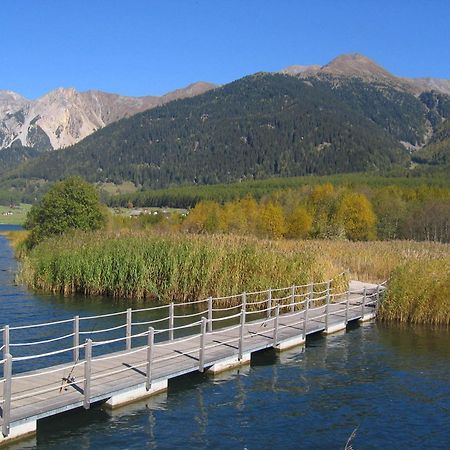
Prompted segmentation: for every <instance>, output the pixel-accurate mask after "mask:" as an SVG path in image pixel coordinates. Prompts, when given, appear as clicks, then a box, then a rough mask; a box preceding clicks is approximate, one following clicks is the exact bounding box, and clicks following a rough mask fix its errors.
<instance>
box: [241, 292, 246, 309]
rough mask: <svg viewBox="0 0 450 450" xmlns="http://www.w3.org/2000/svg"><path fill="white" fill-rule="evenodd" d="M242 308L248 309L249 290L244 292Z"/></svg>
mask: <svg viewBox="0 0 450 450" xmlns="http://www.w3.org/2000/svg"><path fill="white" fill-rule="evenodd" d="M242 309H243V310H244V311H247V292H243V293H242Z"/></svg>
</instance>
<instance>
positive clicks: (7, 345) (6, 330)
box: [3, 325, 9, 359]
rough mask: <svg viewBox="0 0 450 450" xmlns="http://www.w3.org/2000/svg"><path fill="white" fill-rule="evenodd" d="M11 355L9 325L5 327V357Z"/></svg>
mask: <svg viewBox="0 0 450 450" xmlns="http://www.w3.org/2000/svg"><path fill="white" fill-rule="evenodd" d="M7 355H9V325H5V326H4V327H3V359H6V356H7Z"/></svg>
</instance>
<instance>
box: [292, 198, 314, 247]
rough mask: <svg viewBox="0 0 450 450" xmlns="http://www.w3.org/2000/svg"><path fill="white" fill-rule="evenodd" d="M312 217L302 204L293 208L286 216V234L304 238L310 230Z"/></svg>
mask: <svg viewBox="0 0 450 450" xmlns="http://www.w3.org/2000/svg"><path fill="white" fill-rule="evenodd" d="M312 223H313V219H312V216H311V214H309V212H308V211H307V210H306V208H305V207H303V206H298V207H297V208H295V209H294V210H293V211H292V212H291V213H290V214H289V216H288V218H287V233H286V236H287V237H290V238H296V239H305V238H306V237H308V234H309V232H310V231H311V227H312Z"/></svg>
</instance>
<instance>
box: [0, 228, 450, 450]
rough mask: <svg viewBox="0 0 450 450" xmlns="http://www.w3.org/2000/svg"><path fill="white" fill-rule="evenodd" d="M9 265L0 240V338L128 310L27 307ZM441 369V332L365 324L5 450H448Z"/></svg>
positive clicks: (84, 304) (446, 389)
mask: <svg viewBox="0 0 450 450" xmlns="http://www.w3.org/2000/svg"><path fill="white" fill-rule="evenodd" d="M5 228H6V227H4V226H1V227H0V229H5ZM15 265H16V263H15V260H14V258H13V255H12V252H11V249H10V248H9V246H8V244H7V242H6V240H5V239H4V238H3V237H1V236H0V326H1V325H2V324H5V323H9V324H11V325H12V324H25V323H31V322H42V321H47V320H57V319H61V318H69V317H72V316H73V315H74V314H80V315H88V314H99V313H104V312H111V311H118V310H122V309H124V308H126V307H127V306H128V305H126V304H125V303H121V302H117V301H115V302H111V301H110V300H105V299H85V298H65V299H64V298H61V297H57V296H44V295H34V294H32V293H30V292H28V291H26V290H25V289H23V288H21V287H17V286H15V285H14V282H13V280H14V271H15V268H16V266H15ZM20 337H21V336H17V339H19V338H20ZM22 337H23V336H22ZM69 344H70V343H69ZM62 357H63V356H61V358H62ZM449 363H450V333H449V332H448V330H443V329H440V330H438V329H431V328H425V327H411V326H409V327H400V326H397V325H389V326H388V325H382V324H378V323H374V322H372V323H367V324H365V325H363V326H361V327H359V326H355V327H352V328H351V329H349V330H348V331H347V333H344V334H339V335H332V336H328V337H323V336H313V337H310V338H308V341H307V346H306V348H305V349H301V348H298V349H295V350H292V351H288V352H284V353H281V354H279V355H277V354H275V353H272V352H264V353H260V354H256V355H253V357H252V363H251V365H250V366H248V367H244V368H241V369H240V370H235V371H229V372H225V373H223V374H221V375H220V376H217V377H209V376H207V375H203V374H197V375H190V376H186V377H182V378H180V379H177V380H172V381H171V382H169V390H168V392H167V393H164V394H161V395H158V396H155V397H152V398H151V399H148V400H146V401H143V402H139V403H135V404H133V405H131V406H127V407H124V408H121V409H119V410H116V411H114V412H112V413H111V412H106V411H104V410H103V409H101V407H100V406H97V407H94V408H92V409H91V410H89V411H81V412H76V413H68V414H66V415H62V416H58V417H57V418H53V419H52V418H50V419H46V420H44V421H41V422H40V423H39V424H38V434H37V437H35V438H32V439H31V440H27V441H22V442H20V443H18V444H15V445H14V446H12V447H11V448H39V449H62V448H64V449H65V450H69V449H91V448H101V449H114V448H120V449H122V448H123V449H125V448H129V449H142V448H155V449H156V448H157V449H178V448H180V449H216V448H218V449H222V448H223V449H244V448H248V449H249V450H253V449H342V448H344V447H345V444H346V442H347V439H348V438H349V436H350V435H351V434H352V432H353V431H354V430H356V436H355V437H354V439H353V440H352V441H351V444H352V446H353V448H354V449H379V448H390V449H391V448H394V449H403V448H404V449H448V448H450V377H449V373H450V370H449V369H450V364H449ZM25 369H26V368H24V367H20V368H19V370H25Z"/></svg>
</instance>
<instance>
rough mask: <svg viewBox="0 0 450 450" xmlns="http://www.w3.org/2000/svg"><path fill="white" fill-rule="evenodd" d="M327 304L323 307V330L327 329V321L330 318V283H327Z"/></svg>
mask: <svg viewBox="0 0 450 450" xmlns="http://www.w3.org/2000/svg"><path fill="white" fill-rule="evenodd" d="M326 296H327V304H326V306H325V330H327V329H328V319H329V316H330V282H329V281H327V293H326Z"/></svg>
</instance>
